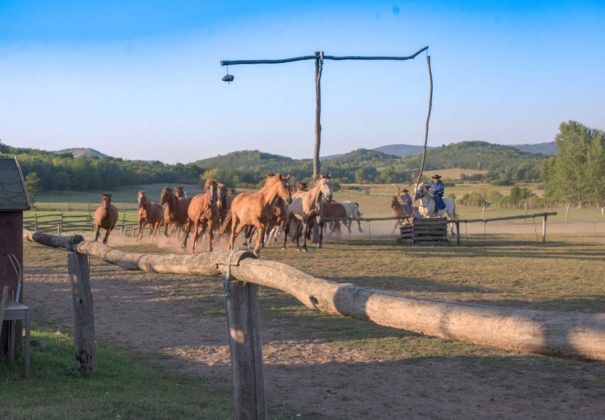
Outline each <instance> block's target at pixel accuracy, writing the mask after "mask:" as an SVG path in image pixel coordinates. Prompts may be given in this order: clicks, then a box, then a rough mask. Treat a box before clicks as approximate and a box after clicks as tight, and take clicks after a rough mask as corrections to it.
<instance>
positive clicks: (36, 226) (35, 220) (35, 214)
mask: <svg viewBox="0 0 605 420" xmlns="http://www.w3.org/2000/svg"><path fill="white" fill-rule="evenodd" d="M34 225H35V227H34V232H37V231H38V213H34Z"/></svg>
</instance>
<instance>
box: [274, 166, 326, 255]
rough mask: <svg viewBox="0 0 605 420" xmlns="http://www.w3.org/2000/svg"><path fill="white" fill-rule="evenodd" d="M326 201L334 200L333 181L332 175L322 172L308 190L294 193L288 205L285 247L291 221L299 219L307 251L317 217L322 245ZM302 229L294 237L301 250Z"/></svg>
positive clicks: (319, 244)
mask: <svg viewBox="0 0 605 420" xmlns="http://www.w3.org/2000/svg"><path fill="white" fill-rule="evenodd" d="M324 200H325V201H332V181H331V180H330V175H324V174H322V175H321V176H320V177H319V179H317V180H316V181H315V185H313V186H312V187H311V188H309V190H308V191H298V192H295V193H294V194H292V202H291V203H290V205H289V206H288V212H287V214H286V222H285V226H284V229H285V231H284V249H286V242H287V240H288V233H289V232H290V222H291V221H292V220H297V221H298V222H299V224H300V225H302V226H301V227H302V236H303V237H304V243H303V248H302V249H303V250H304V251H305V252H306V251H307V236H308V234H309V233H310V231H311V228H312V227H313V222H314V220H315V219H316V218H318V219H319V220H317V222H318V224H319V242H318V247H319V248H321V247H322V245H323V244H322V242H323V233H322V231H323V221H322V220H321V217H320V216H321V207H322V206H323V203H324ZM299 232H300V229H298V230H297V232H296V233H295V235H294V237H295V238H296V246H297V247H298V249H299V250H300V249H301V248H300V242H299V239H300V236H301V235H300V234H299Z"/></svg>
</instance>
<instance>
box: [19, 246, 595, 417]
mask: <svg viewBox="0 0 605 420" xmlns="http://www.w3.org/2000/svg"><path fill="white" fill-rule="evenodd" d="M56 252H60V251H56ZM37 264H39V263H37V262H36V261H35V260H29V261H26V267H28V268H27V271H26V275H27V280H26V289H25V290H26V296H27V300H28V303H29V304H30V306H31V307H33V308H35V312H34V320H33V322H34V324H35V325H46V326H51V327H53V328H59V329H62V330H70V329H71V324H72V304H71V292H70V289H69V286H68V282H67V275H66V272H62V271H60V270H53V269H46V268H40V266H39V265H37ZM91 272H92V279H93V287H94V290H93V294H94V304H95V324H96V331H97V337H98V339H99V340H100V341H102V342H105V343H108V344H111V345H116V346H118V347H120V348H122V349H125V350H128V351H132V352H136V353H138V354H140V355H142V356H143V357H146V358H148V359H149V360H151V361H153V362H154V363H161V364H163V365H165V366H169V367H170V368H172V369H175V370H178V371H180V372H186V373H188V374H192V375H195V376H197V377H200V378H202V379H203V380H204V381H206V382H208V383H209V384H212V385H213V386H217V387H224V388H228V387H229V386H230V365H229V353H228V347H227V329H226V322H225V318H224V313H223V312H222V309H221V308H222V289H221V282H220V281H218V280H217V279H205V278H191V277H182V276H167V275H162V276H160V275H152V274H147V273H140V272H127V271H124V270H121V269H119V268H117V267H113V266H109V265H107V264H102V263H99V262H98V261H94V263H93V266H92V270H91ZM262 333H263V342H264V343H265V344H264V346H263V352H264V363H265V377H266V387H267V395H268V398H269V403H270V406H272V407H284V408H286V409H287V410H289V411H290V410H293V411H295V412H296V413H302V414H303V417H306V416H312V415H314V414H315V415H320V416H321V417H331V418H404V417H405V418H460V419H463V418H464V419H467V418H486V417H489V418H511V419H513V418H514V419H518V418H550V419H567V418H571V417H573V418H599V417H601V416H602V414H603V413H604V412H605V399H604V398H602V397H603V395H604V392H605V385H603V381H602V380H601V385H603V386H600V387H598V388H591V387H589V386H587V384H591V383H594V382H585V380H584V379H585V378H589V377H590V375H592V376H593V377H592V379H594V376H595V375H597V376H599V375H600V377H601V378H603V377H605V368H604V367H603V364H598V363H592V364H591V363H581V362H574V361H567V360H557V359H549V358H540V357H524V356H517V355H512V354H507V353H499V354H498V355H497V357H485V358H484V357H476V356H468V357H433V358H431V357H425V358H418V357H417V358H407V359H405V358H404V359H401V358H397V359H393V360H389V359H386V360H385V359H376V358H373V357H371V356H369V355H367V354H364V353H361V352H356V351H350V350H346V351H345V350H343V349H342V348H339V347H338V346H337V345H335V344H334V343H330V342H329V341H328V340H300V339H297V337H296V336H295V335H294V334H293V333H292V332H291V331H289V330H288V329H287V328H284V327H283V325H280V323H279V321H275V322H266V323H265V324H264V325H263V331H262ZM538 362H539V363H542V364H544V365H545V366H546V367H547V368H546V369H544V370H543V371H539V373H538V374H536V373H535V370H534V371H532V374H527V373H526V372H525V370H526V369H527V368H529V367H531V365H532V364H533V363H538ZM563 365H564V366H565V375H569V373H570V372H572V375H571V379H570V380H567V379H564V380H563V379H561V378H560V377H559V375H562V374H561V373H560V370H559V368H560V367H561V366H563ZM511 366H513V367H511ZM570 366H571V367H570Z"/></svg>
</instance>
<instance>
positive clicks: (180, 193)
mask: <svg viewBox="0 0 605 420" xmlns="http://www.w3.org/2000/svg"><path fill="white" fill-rule="evenodd" d="M174 196H175V197H176V198H185V190H184V189H183V186H182V185H177V186H176V187H174Z"/></svg>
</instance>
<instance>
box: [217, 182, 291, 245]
mask: <svg viewBox="0 0 605 420" xmlns="http://www.w3.org/2000/svg"><path fill="white" fill-rule="evenodd" d="M289 179H290V177H289V176H287V177H284V176H282V175H281V174H279V173H278V174H268V175H267V179H266V180H265V185H264V186H263V187H262V188H261V189H260V191H257V192H255V193H242V194H239V195H238V196H236V197H235V199H234V200H233V202H232V203H231V212H230V213H229V214H230V215H231V217H230V218H227V220H225V222H226V223H228V222H229V219H231V240H230V241H229V249H233V246H234V244H235V238H237V235H239V233H240V232H241V231H242V230H243V229H244V228H245V227H246V226H254V227H255V228H256V230H257V231H258V237H257V239H256V246H255V247H254V252H255V253H256V254H257V255H258V254H259V253H260V248H261V242H262V240H263V237H264V236H265V229H266V228H267V225H268V224H269V221H270V220H271V219H272V218H273V216H274V214H275V209H274V207H273V206H274V204H275V200H276V199H277V198H281V199H282V200H284V201H285V202H286V203H290V202H291V201H292V195H291V193H290V185H289V184H288V180H289ZM223 227H224V226H223ZM221 231H224V229H221Z"/></svg>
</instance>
